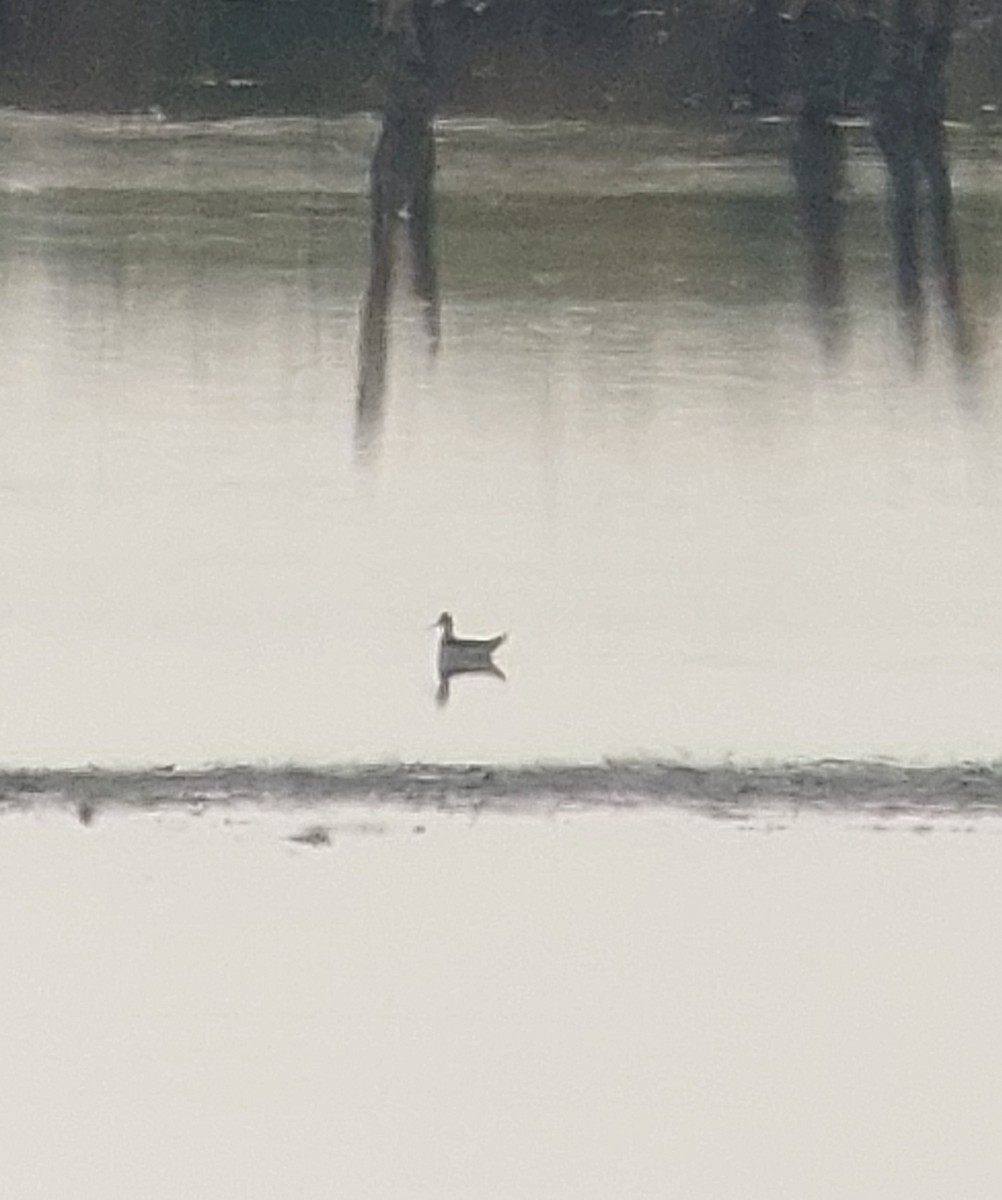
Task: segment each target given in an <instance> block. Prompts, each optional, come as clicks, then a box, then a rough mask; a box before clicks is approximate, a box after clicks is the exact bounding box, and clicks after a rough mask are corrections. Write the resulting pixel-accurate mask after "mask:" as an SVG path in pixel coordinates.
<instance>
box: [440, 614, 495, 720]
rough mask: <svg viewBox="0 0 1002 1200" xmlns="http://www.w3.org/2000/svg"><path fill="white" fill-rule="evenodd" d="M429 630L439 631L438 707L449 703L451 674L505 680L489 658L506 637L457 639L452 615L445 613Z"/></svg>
mask: <svg viewBox="0 0 1002 1200" xmlns="http://www.w3.org/2000/svg"><path fill="white" fill-rule="evenodd" d="M431 628H432V629H440V630H441V631H442V634H441V637H440V638H439V642H438V692H437V693H436V696H435V700H436V703H437V704H438V706H439V707H440V708H443V707H444V706H445V705H446V704H448V703H449V694H450V680H451V679H452V677H453V675H493V676H494V677H495V678H496V679H504V678H505V673H504V671H502V670H501V668H500V667H499V666H498V665H497V663H495V661H494V659H493V658H491V655H492V654H493V653H494V651H495V650H496V649H497V648H498V646H500V645H501V643H502V642H503V641H504V640H505V639H506V638H507V636H508V635H507V634H506V633H499V634H497V635H496V636H495V637H490V638H458V637H456V635H455V633H454V632H453V620H452V614H451V613H447V612H444V613H442V614H441V616H440V617H439V618H438V620H437V621H436V622H435V624H434V625H432V626H431Z"/></svg>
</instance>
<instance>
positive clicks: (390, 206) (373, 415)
mask: <svg viewBox="0 0 1002 1200" xmlns="http://www.w3.org/2000/svg"><path fill="white" fill-rule="evenodd" d="M397 8H399V6H396V7H395V6H393V5H385V6H384V12H383V16H382V29H383V32H384V34H385V38H386V42H387V46H388V56H389V68H388V71H387V93H388V94H387V101H386V106H385V111H384V114H383V126H382V130H381V132H380V135H379V140H378V142H377V144H376V150H375V154H374V155H373V160H372V168H371V173H370V178H371V244H370V262H369V285H368V289H367V291H366V295H365V299H364V301H363V304H362V314H361V325H360V330H359V355H358V358H359V361H358V387H357V392H356V430H355V434H356V448H357V449H358V450H359V451H361V452H363V453H364V452H365V451H367V450H369V449H371V448H372V447H373V446H374V445H375V443H376V442H378V439H379V433H380V430H381V427H382V420H383V401H384V396H385V392H386V361H387V353H388V347H389V318H390V308H391V302H392V295H393V277H394V267H395V264H396V258H397V254H398V247H399V243H400V241H401V240H402V235H403V234H404V230H406V242H407V251H408V254H409V258H410V267H411V283H412V287H413V290H414V294H415V295H416V296H417V298H418V300H419V301H420V302H421V305H422V308H423V314H424V324H425V330H426V333H427V338H428V346H429V349H430V351H431V353H432V354H435V353H436V352H437V350H438V342H439V333H440V301H439V292H438V271H437V267H436V262H435V247H434V195H433V187H434V176H435V140H434V131H433V128H432V122H433V118H434V110H435V68H434V61H433V48H432V36H431V4H430V0H421V2H419V3H415V4H414V5H413V6H411V8H410V9H409V10H408V11H409V12H412V13H413V18H414V21H413V24H410V23H407V24H405V25H401V24H399V23H398V21H397V16H398V14H397Z"/></svg>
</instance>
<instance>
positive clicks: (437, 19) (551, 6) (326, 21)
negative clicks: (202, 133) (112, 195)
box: [0, 0, 1002, 115]
mask: <svg viewBox="0 0 1002 1200" xmlns="http://www.w3.org/2000/svg"><path fill="white" fill-rule="evenodd" d="M890 3H891V0H824V3H823V4H822V5H821V6H820V9H819V8H818V7H817V6H815V10H816V11H815V16H816V15H817V12H821V13H822V16H823V19H824V21H826V22H827V23H828V25H830V26H831V28H832V29H834V30H835V31H836V33H837V51H836V53H835V57H834V59H833V61H832V63H831V64H830V68H831V76H832V86H833V87H834V88H835V89H836V90H837V91H838V92H839V93H840V94H841V96H842V98H843V101H844V102H845V103H847V104H848V105H849V106H850V107H851V106H854V105H855V106H857V107H858V106H859V105H860V104H861V103H862V98H863V93H864V90H865V87H866V81H867V79H868V77H869V75H870V73H871V70H872V66H873V61H872V60H873V57H874V53H875V40H874V30H875V28H876V26H877V24H878V23H879V20H880V15H881V13H883V14H884V15H886V10H887V8H888V6H889V5H890ZM805 7H809V6H806V5H805V3H804V0H441V2H440V3H436V4H434V5H433V7H432V11H431V20H432V22H433V23H434V25H435V28H436V40H437V44H438V45H439V47H440V60H441V61H440V71H441V75H442V85H443V94H442V99H443V103H444V104H445V105H452V106H455V107H459V108H480V109H491V108H493V109H500V108H503V107H505V106H506V105H514V106H516V107H521V108H527V107H530V108H531V107H532V106H533V105H534V104H537V105H542V106H544V107H545V106H550V107H553V106H557V107H560V106H564V107H571V108H574V107H577V108H578V109H584V110H587V109H589V108H592V109H593V108H596V107H598V108H611V109H613V110H617V109H618V110H620V111H626V112H630V111H637V110H642V111H646V112H647V113H649V114H650V115H656V114H657V113H658V112H664V111H666V110H669V109H671V108H672V107H675V106H677V105H682V104H684V105H688V106H704V107H717V108H721V107H725V106H727V105H731V106H733V105H736V104H737V105H744V104H748V105H750V106H751V107H753V108H758V109H767V108H772V107H776V106H783V105H784V104H787V103H788V102H789V99H790V97H791V95H793V94H794V93H795V92H796V89H797V87H798V78H799V72H800V66H799V60H798V55H799V54H800V53H801V51H802V49H803V47H804V45H805V36H804V34H803V26H801V22H802V19H803V11H804V9H805ZM375 9H376V6H375V4H374V3H373V0H0V90H2V94H0V102H7V103H10V102H12V101H13V102H24V103H32V104H36V105H45V106H57V107H74V106H76V107H109V108H120V109H121V108H125V109H137V108H143V107H148V106H150V105H153V104H159V105H161V106H162V107H165V108H170V107H171V106H172V105H179V106H181V107H182V108H185V109H190V110H191V112H192V115H197V112H198V108H199V104H202V105H204V106H206V107H208V108H211V107H213V106H214V105H218V104H219V103H221V102H222V99H223V98H224V97H226V96H227V95H229V94H228V93H227V92H226V91H225V85H226V81H227V80H229V79H238V80H239V79H243V80H253V81H254V82H255V83H256V84H259V85H260V87H259V88H258V89H257V90H252V89H247V90H245V91H244V92H242V93H240V95H239V96H234V95H229V99H230V100H231V101H233V102H234V103H236V102H237V100H239V101H240V102H242V103H253V104H254V105H255V106H257V107H258V108H264V109H267V108H269V107H270V108H274V109H279V110H289V109H296V108H298V109H300V110H303V111H312V110H314V109H315V108H316V107H317V106H321V105H322V106H324V107H326V108H328V109H341V110H343V109H348V108H360V107H366V108H371V107H373V105H374V104H377V103H378V102H379V100H380V92H379V88H380V72H379V68H378V54H377V45H378V36H377V29H376V25H377V22H376V20H375ZM812 19H814V18H813V17H812ZM798 26H800V28H799V29H798ZM956 53H957V54H959V55H960V56H961V59H962V65H961V66H960V67H958V70H957V75H958V77H963V78H964V80H966V81H968V84H969V86H970V87H971V88H972V89H973V90H974V91H975V92H976V93H977V99H978V100H979V101H991V100H998V99H1002V0H966V2H965V4H964V6H962V7H961V8H959V9H958V14H957V39H956ZM965 55H966V57H964V56H965Z"/></svg>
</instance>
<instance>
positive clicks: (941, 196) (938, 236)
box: [870, 0, 972, 368]
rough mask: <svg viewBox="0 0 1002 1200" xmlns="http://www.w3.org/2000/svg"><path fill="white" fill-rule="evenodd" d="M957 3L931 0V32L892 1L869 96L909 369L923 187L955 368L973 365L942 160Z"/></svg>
mask: <svg viewBox="0 0 1002 1200" xmlns="http://www.w3.org/2000/svg"><path fill="white" fill-rule="evenodd" d="M956 10H957V0H936V3H935V5H934V7H933V12H932V19H931V23H930V24H925V23H923V21H922V20H921V19H920V17H919V12H918V6H917V3H916V0H894V2H893V7H892V12H891V24H890V30H889V37H888V44H887V50H886V53H885V55H884V63H883V67H882V69H881V71H880V72H879V75H878V78H877V81H876V85H875V88H874V96H873V111H872V115H871V120H870V125H871V129H872V131H873V135H874V139H875V140H876V143H877V146H878V148H879V149H880V153H881V155H882V156H883V159H884V163H885V165H886V167H887V175H888V183H889V201H890V209H891V214H890V226H891V236H892V239H893V244H894V269H895V282H896V288H897V298H898V306H899V309H900V313H901V317H902V323H903V327H904V332H905V336H906V339H907V341H908V345H909V348H910V351H911V355H912V362H913V365H914V366H915V367H916V368H917V367H919V366H920V365H921V363H922V360H923V357H924V351H925V337H926V301H925V293H924V290H923V276H924V274H925V271H924V269H923V261H922V251H921V242H920V238H919V216H920V212H921V208H922V205H921V189H922V186H923V184H924V186H925V194H926V199H927V208H928V215H929V250H930V257H931V267H932V275H933V279H934V281H935V284H936V288H937V290H938V293H939V297H940V300H941V302H942V305H943V310H944V314H945V317H946V321H947V326H948V330H949V333H950V338H951V343H952V349H953V351H954V354H955V356H956V358H957V360H958V362H959V363H961V364H962V365H967V364H968V363H969V361H970V357H971V351H972V346H971V339H970V332H969V325H968V322H967V319H966V317H965V313H964V306H963V300H962V296H961V272H960V256H959V251H958V248H957V238H956V231H955V228H954V222H953V190H952V186H951V182H950V171H949V166H948V164H947V156H946V133H945V129H944V124H943V123H944V119H945V116H946V80H945V73H946V64H947V60H948V58H949V55H950V48H951V45H952V41H953V30H954V25H955V22H956Z"/></svg>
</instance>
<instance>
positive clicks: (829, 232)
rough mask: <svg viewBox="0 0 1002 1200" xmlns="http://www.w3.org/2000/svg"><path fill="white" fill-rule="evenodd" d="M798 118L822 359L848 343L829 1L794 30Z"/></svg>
mask: <svg viewBox="0 0 1002 1200" xmlns="http://www.w3.org/2000/svg"><path fill="white" fill-rule="evenodd" d="M793 45H794V47H795V54H796V60H797V65H798V75H799V91H800V112H799V114H798V116H797V120H796V124H795V126H794V133H793V144H792V163H793V177H794V182H795V185H796V192H797V209H798V217H799V222H800V228H801V232H802V234H803V237H804V244H805V248H806V260H807V301H808V305H809V307H810V309H811V313H812V315H813V318H814V321H815V325H816V327H817V331H818V336H819V339H820V341H821V346H822V349H823V351H824V354H825V357H826V358H827V359H828V360H830V361H831V360H834V359H836V358H838V357H839V355H840V353H841V351H842V348H843V344H844V340H845V311H846V309H845V268H844V263H843V259H844V254H843V229H844V225H845V202H844V199H843V196H844V183H845V162H846V147H845V134H844V131H843V130H842V129H841V128H840V127H839V125H838V124H837V122H836V120H835V118H836V116H837V114H838V113H839V111H840V109H841V108H842V105H843V94H842V93H843V83H842V76H843V72H842V56H843V49H844V46H843V29H842V23H841V22H840V20H839V19H838V16H837V14H836V13H834V12H833V10H832V8H831V6H830V5H829V4H827V3H825V2H824V0H808V3H807V4H805V5H804V7H803V9H802V10H801V12H800V14H799V16H798V17H797V19H796V21H795V23H794V39H793Z"/></svg>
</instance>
